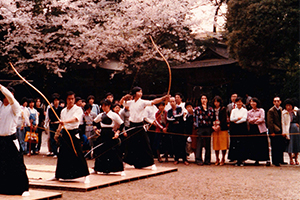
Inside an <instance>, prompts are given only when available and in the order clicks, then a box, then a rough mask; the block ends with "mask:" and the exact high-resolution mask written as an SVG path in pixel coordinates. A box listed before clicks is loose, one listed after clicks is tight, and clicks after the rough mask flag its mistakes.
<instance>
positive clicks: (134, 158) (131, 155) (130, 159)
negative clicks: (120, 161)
mask: <svg viewBox="0 0 300 200" xmlns="http://www.w3.org/2000/svg"><path fill="white" fill-rule="evenodd" d="M142 125H143V123H132V122H130V127H138V126H142ZM128 138H129V139H128V145H127V149H126V152H125V156H124V162H125V163H127V164H129V165H133V166H134V167H135V168H143V167H148V166H151V165H153V164H154V160H153V154H152V150H151V147H150V143H149V138H148V135H147V133H146V132H145V130H144V128H143V127H138V128H135V129H133V130H131V131H129V133H128Z"/></svg>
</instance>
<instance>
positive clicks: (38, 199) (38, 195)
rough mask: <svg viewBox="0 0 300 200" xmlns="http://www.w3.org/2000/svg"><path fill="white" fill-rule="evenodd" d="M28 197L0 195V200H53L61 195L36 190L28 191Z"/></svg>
mask: <svg viewBox="0 0 300 200" xmlns="http://www.w3.org/2000/svg"><path fill="white" fill-rule="evenodd" d="M29 193H30V195H29V196H28V197H22V196H21V195H2V194H0V200H33V199H35V200H42V199H43V200H44V199H54V198H61V197H62V194H61V193H59V192H48V191H47V192H46V191H39V190H36V189H29Z"/></svg>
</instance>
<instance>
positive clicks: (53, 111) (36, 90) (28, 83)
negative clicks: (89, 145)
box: [9, 62, 78, 156]
mask: <svg viewBox="0 0 300 200" xmlns="http://www.w3.org/2000/svg"><path fill="white" fill-rule="evenodd" d="M9 64H10V66H11V67H12V69H13V70H14V71H15V73H16V74H17V75H18V76H19V77H20V78H21V79H22V80H23V81H24V82H25V83H27V84H28V85H29V86H30V87H32V88H33V89H34V90H35V91H37V93H39V94H40V95H41V96H42V97H43V98H44V99H45V100H46V102H47V103H48V105H49V106H50V108H51V110H52V111H53V113H54V115H55V116H56V118H57V119H58V121H60V118H59V117H58V115H57V114H56V112H55V110H54V109H53V107H52V105H51V103H50V102H49V100H48V99H47V98H46V97H45V95H44V94H43V93H42V92H40V91H39V90H38V89H37V88H36V87H34V86H33V85H32V84H31V83H29V82H28V81H27V80H26V79H25V78H24V77H23V76H21V75H20V74H19V72H18V71H17V70H16V69H15V67H14V66H13V64H12V63H11V62H9ZM63 128H64V129H65V131H66V132H67V134H68V135H69V137H70V141H71V144H72V148H73V150H74V153H75V155H76V156H78V154H77V151H76V149H75V146H74V142H73V139H72V136H71V134H70V133H69V131H68V130H67V129H66V127H65V125H63Z"/></svg>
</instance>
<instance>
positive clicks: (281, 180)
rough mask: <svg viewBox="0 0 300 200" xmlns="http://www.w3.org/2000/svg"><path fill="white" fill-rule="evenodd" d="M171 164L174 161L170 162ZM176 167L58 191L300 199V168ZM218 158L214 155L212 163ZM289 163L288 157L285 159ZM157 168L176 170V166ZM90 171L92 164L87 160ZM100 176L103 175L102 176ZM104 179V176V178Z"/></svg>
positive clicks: (41, 160)
mask: <svg viewBox="0 0 300 200" xmlns="http://www.w3.org/2000/svg"><path fill="white" fill-rule="evenodd" d="M45 153H46V150H45V148H44V149H43V150H42V152H41V154H40V155H35V156H31V157H27V156H24V159H25V164H44V165H45V164H47V165H56V159H55V158H52V157H47V156H46V155H45ZM170 160H171V161H172V159H170ZM189 160H190V161H191V164H190V165H189V166H185V165H184V164H183V163H179V164H178V165H176V167H178V171H177V172H172V173H167V174H163V175H159V176H154V177H150V178H145V179H141V180H136V181H131V182H126V183H122V184H119V185H113V186H110V187H105V188H101V189H97V190H93V191H89V192H76V191H59V192H62V193H63V198H62V199H82V200H83V199H84V200H89V199H93V200H95V199H114V200H115V199H153V200H156V199H157V200H158V199H159V200H164V199H166V200H169V199H178V200H181V199H182V200H186V199H226V200H228V199H249V200H250V199H293V200H294V199H300V166H291V165H284V166H281V167H275V166H270V167H266V166H265V163H262V164H261V165H260V166H254V165H253V164H254V163H253V162H252V161H247V162H246V165H245V166H243V167H236V166H234V165H233V164H232V163H228V162H227V163H226V165H224V166H215V165H214V164H212V165H210V166H198V165H196V164H194V163H192V162H193V161H194V158H193V155H191V157H190V159H189ZM214 160H215V158H214V156H213V155H212V162H214ZM285 161H287V157H286V158H285ZM155 162H156V165H157V166H168V167H174V166H175V165H174V164H173V162H170V161H169V162H168V163H158V162H157V161H155ZM88 165H89V167H92V166H93V160H88ZM99 176H101V175H99ZM102 176H103V175H102Z"/></svg>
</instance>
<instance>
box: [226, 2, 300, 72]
mask: <svg viewBox="0 0 300 200" xmlns="http://www.w3.org/2000/svg"><path fill="white" fill-rule="evenodd" d="M299 13H300V11H299V1H298V0H232V1H229V3H228V12H227V25H226V28H227V39H228V45H229V49H230V53H231V55H233V57H234V58H236V59H237V60H238V61H239V63H240V65H241V66H242V67H244V68H247V69H250V70H255V71H259V72H261V73H264V72H267V70H268V69H269V68H281V69H287V68H288V67H290V66H294V67H299V65H295V64H296V63H297V62H298V61H299Z"/></svg>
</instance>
